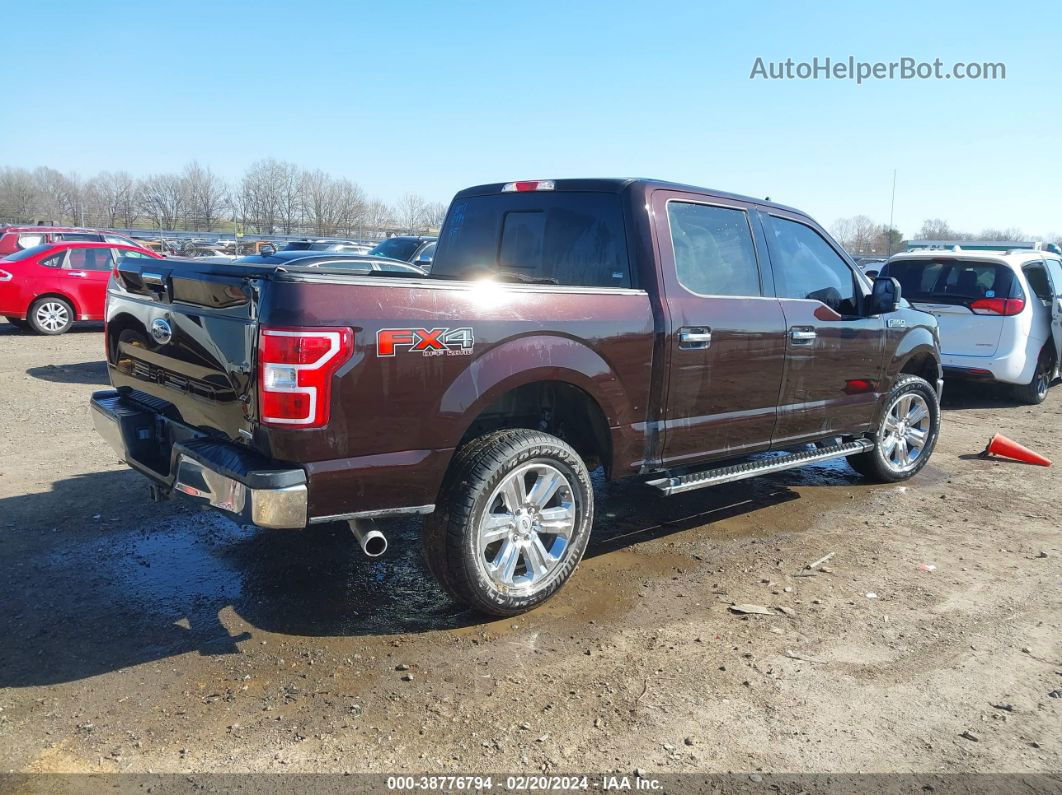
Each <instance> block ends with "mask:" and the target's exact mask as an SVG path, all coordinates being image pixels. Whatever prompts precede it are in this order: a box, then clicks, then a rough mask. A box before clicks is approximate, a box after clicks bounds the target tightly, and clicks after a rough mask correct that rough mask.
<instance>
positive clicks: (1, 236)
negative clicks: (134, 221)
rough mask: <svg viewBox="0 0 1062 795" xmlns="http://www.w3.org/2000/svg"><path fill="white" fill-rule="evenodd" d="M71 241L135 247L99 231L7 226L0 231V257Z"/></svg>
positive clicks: (132, 243) (131, 242) (121, 238)
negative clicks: (44, 245) (48, 244)
mask: <svg viewBox="0 0 1062 795" xmlns="http://www.w3.org/2000/svg"><path fill="white" fill-rule="evenodd" d="M73 240H84V241H86V242H92V243H113V244H114V245H117V246H133V247H137V245H136V243H134V242H133V241H132V240H130V239H129V238H127V237H126V236H125V235H119V234H118V233H116V232H107V231H104V230H101V229H81V228H79V227H74V226H9V227H7V228H5V229H0V257H6V256H8V255H9V254H14V253H15V252H16V251H21V250H23V249H27V248H33V247H34V246H40V245H43V244H45V243H69V242H71V241H73Z"/></svg>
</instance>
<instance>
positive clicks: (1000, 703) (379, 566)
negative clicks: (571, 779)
mask: <svg viewBox="0 0 1062 795" xmlns="http://www.w3.org/2000/svg"><path fill="white" fill-rule="evenodd" d="M102 347H103V337H102V334H101V333H100V330H99V328H98V327H90V328H87V329H84V330H80V329H79V330H76V331H75V332H73V333H71V334H68V335H66V336H64V337H60V338H46V337H36V336H30V335H25V334H20V333H17V332H16V331H15V330H14V329H13V328H12V327H11V326H7V325H5V324H0V389H2V392H3V398H2V404H0V405H2V409H0V555H2V560H3V562H4V568H5V573H4V577H3V578H2V580H0V604H2V605H3V607H2V610H0V638H2V639H3V643H2V645H0V708H2V711H0V771H11V772H30V771H64V772H73V771H94V772H106V771H138V772H144V771H155V772H161V771H169V772H176V771H182V772H183V771H228V772H232V771H307V772H316V771H373V772H398V771H416V772H420V771H431V772H444V771H450V772H459V773H483V772H492V771H493V772H530V771H547V772H569V771H570V772H577V771H584V772H585V771H599V772H600V771H611V770H621V771H625V772H630V771H632V770H633V769H634V768H635V767H637V768H641V769H643V770H644V771H646V772H647V773H649V774H662V773H672V772H684V771H697V772H716V771H783V772H802V771H832V772H846V771H864V772H885V771H919V772H929V771H939V772H955V771H995V772H1015V771H1024V772H1037V771H1040V772H1057V771H1060V770H1062V631H1060V623H1062V611H1060V607H1062V588H1060V585H1062V578H1060V575H1062V535H1060V530H1059V525H1060V522H1059V519H1058V517H1059V514H1060V503H1062V474H1060V468H1059V467H1057V466H1056V467H1052V468H1050V469H1044V468H1039V467H1031V466H1026V465H1022V464H1018V463H1004V462H987V461H983V460H978V459H977V458H976V457H975V454H976V453H977V452H978V451H979V450H981V449H982V448H983V447H984V445H985V442H986V441H987V439H988V437H989V436H990V435H991V434H992V433H993V432H996V431H999V432H1002V433H1004V434H1006V435H1008V436H1010V437H1012V438H1014V439H1016V440H1018V441H1022V442H1024V443H1026V444H1028V445H1029V446H1031V447H1034V448H1035V449H1038V450H1040V451H1041V452H1043V453H1045V454H1046V455H1048V456H1049V457H1054V458H1056V459H1059V460H1062V388H1056V389H1055V390H1053V392H1052V394H1051V395H1050V397H1049V399H1048V401H1047V403H1045V404H1044V405H1043V406H1040V407H1036V408H1028V407H1022V406H1015V405H1013V404H1011V403H1009V402H1008V401H1007V400H1005V399H1000V398H999V397H998V396H997V395H995V394H994V393H992V392H990V391H977V392H972V391H963V392H960V391H959V390H958V389H957V388H955V387H950V392H949V394H948V400H947V402H946V409H947V410H946V412H945V415H944V425H943V436H942V438H941V441H940V444H939V446H938V447H937V450H936V453H935V455H934V457H933V460H932V461H931V462H930V464H929V465H928V466H927V468H926V469H925V470H924V472H923V473H922V474H920V475H919V476H918V477H916V478H915V479H914V480H912V481H909V482H908V483H906V484H904V485H898V486H887V487H885V486H870V485H864V484H863V483H861V482H860V481H859V479H858V478H857V477H856V476H855V475H854V474H853V473H852V472H851V471H850V470H849V469H848V468H847V467H846V466H844V465H843V464H842V465H835V466H822V467H817V468H813V469H809V470H804V471H798V472H790V473H782V474H780V475H776V476H771V477H768V478H763V479H760V480H757V481H750V482H747V483H744V484H737V486H735V487H731V488H720V489H716V490H714V491H712V490H710V491H704V492H693V493H690V494H686V495H682V496H680V497H674V498H670V499H667V498H661V497H658V496H655V495H654V494H652V493H650V492H649V491H648V490H647V489H645V488H644V487H641V486H639V485H637V484H632V483H626V484H604V485H600V486H599V489H598V497H599V503H598V505H599V518H598V522H597V527H596V530H595V538H594V540H592V541H591V548H590V551H589V553H588V557H587V559H586V560H585V562H584V563H583V565H582V566H581V567H580V569H579V571H578V572H577V574H576V576H575V578H574V579H573V581H572V582H571V583H570V584H569V585H568V586H567V587H566V588H565V589H564V590H563V591H562V592H561V594H560V595H559V596H558V597H556V598H555V599H553V600H552V601H551V602H549V603H548V604H547V605H546V606H545V607H543V608H541V609H539V610H537V611H535V612H533V613H531V614H529V615H526V616H523V617H520V618H519V619H516V620H505V621H492V620H485V619H483V618H482V617H479V616H476V615H473V614H469V613H467V612H464V611H461V610H458V609H457V608H456V607H455V606H454V605H452V604H451V603H450V602H449V601H448V600H447V599H446V598H445V597H444V596H443V595H442V594H441V593H440V592H439V591H438V590H437V589H436V587H435V586H434V584H433V583H432V582H431V581H430V580H428V579H427V575H426V573H425V572H424V570H423V568H422V565H421V563H420V561H419V547H418V544H417V532H418V525H417V523H415V522H413V521H410V522H408V523H406V524H402V525H397V526H395V527H394V528H393V537H392V547H391V551H389V552H388V554H387V555H386V556H385V557H384V558H381V559H379V560H376V561H370V560H368V559H366V558H365V557H363V556H362V555H361V553H360V551H359V550H358V548H357V545H356V543H355V542H354V540H353V538H352V537H350V535H349V533H348V532H346V530H345V528H344V527H325V528H319V529H314V530H312V531H308V532H306V533H283V532H264V531H257V530H254V529H253V528H249V527H244V526H240V525H237V524H235V523H233V522H231V521H228V520H226V519H224V518H221V517H220V516H218V515H216V514H213V513H210V512H205V511H200V510H197V509H193V508H191V507H189V506H185V505H183V504H180V503H174V502H171V503H167V504H164V505H153V504H152V503H150V502H149V500H148V496H147V488H146V484H145V481H144V480H143V479H141V478H140V477H139V476H137V475H134V474H133V473H132V472H130V471H128V470H127V469H126V468H125V467H124V466H122V465H120V464H119V463H118V462H117V461H116V458H115V456H114V454H113V453H112V452H111V451H110V450H109V448H107V447H106V446H105V445H104V444H103V442H102V441H100V440H99V439H98V438H97V437H96V435H95V433H94V432H93V431H92V429H91V425H90V421H89V418H88V412H87V408H86V404H87V399H88V396H89V394H90V393H91V392H92V391H93V390H95V389H99V388H103V387H104V386H105V385H106V373H105V369H104V366H103V363H102V361H100V356H101V351H102ZM828 553H833V557H832V558H831V559H830V560H829V561H828V562H827V563H826V564H825V567H824V568H823V569H822V570H821V571H820V570H818V569H816V570H812V571H808V570H806V569H805V568H804V567H805V565H806V564H807V563H809V562H812V561H815V560H817V559H819V558H822V557H824V556H825V555H827V554H828ZM929 567H935V569H933V570H926V569H928V568H929ZM733 603H750V604H755V605H763V606H766V607H768V608H769V612H770V615H749V616H739V615H735V614H733V613H732V612H731V611H730V610H729V607H730V605H732V604H733Z"/></svg>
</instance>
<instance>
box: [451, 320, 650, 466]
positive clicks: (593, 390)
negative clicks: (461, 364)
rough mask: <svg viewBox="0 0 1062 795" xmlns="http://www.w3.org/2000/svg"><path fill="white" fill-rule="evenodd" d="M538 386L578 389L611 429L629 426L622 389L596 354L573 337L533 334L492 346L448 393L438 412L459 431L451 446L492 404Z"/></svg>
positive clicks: (463, 373)
mask: <svg viewBox="0 0 1062 795" xmlns="http://www.w3.org/2000/svg"><path fill="white" fill-rule="evenodd" d="M536 381H562V382H565V383H569V384H571V385H573V386H576V387H578V388H579V389H582V390H583V391H584V392H586V393H587V394H588V395H590V397H592V398H593V399H594V400H595V401H596V402H597V404H598V406H600V407H601V410H602V412H604V415H605V420H606V422H607V423H608V426H609V428H610V429H614V428H616V427H617V426H621V425H627V424H629V423H631V422H632V419H631V417H630V408H629V406H628V404H627V400H626V398H625V394H624V391H623V388H622V385H621V384H620V382H619V380H618V379H617V377H616V374H615V373H614V372H613V371H612V368H611V367H609V364H608V362H606V361H605V360H604V359H603V358H602V357H601V356H600V355H599V354H598V353H597V352H596V351H594V350H593V349H591V348H590V347H589V346H587V345H586V344H585V343H583V342H580V341H578V340H576V339H573V338H571V337H564V336H561V335H553V334H534V335H529V336H524V337H517V338H515V339H510V340H507V341H505V342H503V343H501V344H499V345H496V346H494V347H493V348H491V349H490V350H489V351H487V352H486V353H484V354H483V355H482V356H479V357H477V358H476V359H475V361H473V362H472V363H471V364H470V365H469V366H468V367H467V368H465V369H464V370H463V371H462V372H461V374H460V375H459V376H458V377H457V378H456V379H455V380H454V382H453V383H452V384H450V386H449V387H448V388H447V389H446V391H445V392H444V393H443V395H442V398H441V399H440V401H439V405H438V412H439V415H440V416H442V417H445V418H446V419H448V420H451V427H454V428H456V429H458V431H459V432H458V433H457V435H456V438H454V439H452V440H450V445H452V446H456V445H457V443H458V442H459V441H460V439H461V438H462V437H463V436H464V434H465V432H466V431H467V430H468V428H469V426H471V425H472V423H473V422H474V421H475V420H476V418H477V417H478V416H479V415H480V414H481V413H482V412H483V411H484V409H486V408H487V407H488V406H489V405H491V404H492V403H493V402H494V401H495V400H497V399H498V398H500V397H501V396H502V395H504V394H506V393H507V392H510V391H511V390H513V389H516V388H518V387H521V386H524V385H525V384H530V383H534V382H536Z"/></svg>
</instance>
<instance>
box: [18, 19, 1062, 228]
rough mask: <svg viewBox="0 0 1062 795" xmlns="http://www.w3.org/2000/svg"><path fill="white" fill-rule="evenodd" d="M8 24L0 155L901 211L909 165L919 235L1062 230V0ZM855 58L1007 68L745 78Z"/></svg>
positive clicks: (415, 184)
mask: <svg viewBox="0 0 1062 795" xmlns="http://www.w3.org/2000/svg"><path fill="white" fill-rule="evenodd" d="M812 9H814V10H812ZM4 29H5V31H7V33H6V34H5V43H4V63H5V66H6V68H5V70H4V71H5V73H6V76H7V78H8V79H6V80H4V81H3V82H4V83H5V84H6V85H5V89H4V95H5V96H4V101H3V103H2V105H0V165H12V166H27V167H33V166H37V165H51V166H53V167H56V168H59V169H62V170H76V171H78V172H79V173H81V174H82V175H90V174H92V173H95V172H96V171H98V170H101V169H120V168H124V169H126V170H128V171H130V172H132V173H134V174H137V175H143V174H148V173H152V172H158V171H166V170H171V169H177V168H179V167H180V166H181V165H183V164H184V163H185V162H187V161H188V160H191V159H193V158H195V159H198V160H199V161H200V162H202V163H204V164H207V165H210V166H211V167H212V168H213V169H214V170H215V171H218V172H219V173H222V174H223V175H225V176H228V177H236V176H238V175H239V174H240V172H241V171H242V170H243V169H244V168H245V167H246V166H248V165H249V164H250V163H251V162H252V161H254V160H255V159H258V158H261V157H276V158H280V159H285V160H291V161H294V162H296V163H298V164H300V165H303V166H306V167H309V168H322V169H325V170H328V171H330V172H332V173H335V174H341V175H344V176H347V177H350V178H352V179H354V180H356V181H357V182H359V183H360V184H361V185H362V186H363V187H364V188H365V190H366V191H367V192H369V193H370V194H375V195H379V196H381V197H382V198H384V199H386V200H394V199H396V198H397V197H398V196H400V195H401V194H403V193H405V192H407V191H416V192H419V193H421V194H423V195H425V196H426V197H427V198H429V199H432V200H442V201H447V200H449V198H450V196H451V195H452V194H453V193H454V192H455V191H456V190H458V189H460V188H461V187H465V186H468V185H472V184H477V183H480V182H491V181H501V180H509V179H518V178H533V177H564V176H649V177H660V178H664V179H672V180H677V181H683V182H690V183H693V184H699V185H707V186H711V187H716V188H721V189H725V190H730V191H734V192H739V193H747V194H751V195H756V196H767V195H769V196H770V197H771V198H772V199H775V200H777V201H781V202H784V203H787V204H792V205H795V206H797V207H800V208H802V209H804V210H807V211H808V212H810V213H811V214H812V215H814V216H815V217H816V218H818V219H819V220H820V221H821V222H823V223H825V224H830V223H832V222H833V220H834V219H836V218H838V217H841V216H850V215H854V214H857V213H864V214H867V215H870V216H872V217H873V218H875V219H876V220H878V221H887V220H888V214H889V191H890V187H891V180H892V170H893V168H896V169H898V172H899V173H898V189H897V200H896V225H897V226H898V227H899V228H900V229H901V231H903V232H905V233H906V234H910V233H912V232H914V231H916V230H917V228H918V226H919V225H920V224H921V222H922V220H923V219H924V218H927V217H941V218H944V219H946V220H948V221H949V222H950V223H951V224H952V225H953V226H954V227H956V228H959V229H968V230H971V231H977V230H980V229H982V228H984V227H989V226H991V227H1007V226H1018V227H1021V228H1022V229H1024V230H1026V231H1027V232H1030V233H1039V234H1043V233H1047V232H1052V231H1058V232H1062V201H1060V191H1062V146H1060V137H1062V101H1060V98H1062V90H1060V88H1059V86H1060V83H1062V5H1060V4H1058V3H1057V2H1055V3H1047V2H1045V3H1017V2H1009V3H999V2H965V3H927V2H919V3H889V4H885V3H879V4H874V5H873V6H870V5H865V4H854V3H817V4H795V3H782V2H772V1H771V0H765V1H764V2H761V3H757V4H744V3H708V2H690V3H682V2H677V3H623V2H573V1H572V0H568V2H557V3H555V2H546V1H545V0H542V1H540V2H534V3H504V2H484V3H463V2H451V3H443V2H400V0H392V2H386V3H383V2H377V3H357V2H334V3H330V2H314V1H313V0H304V1H303V2H300V3H291V2H272V0H259V2H252V3H236V2H217V0H215V2H209V3H205V2H198V1H197V0H187V1H186V2H182V3H179V4H178V3H156V4H149V3H143V2H137V3H119V2H111V3H108V2H98V3H73V2H66V3H56V2H34V3H18V4H8V6H7V7H6V9H5V13H4ZM849 55H852V56H854V57H855V58H856V59H857V60H864V61H879V60H880V61H893V60H898V59H899V58H901V57H904V56H910V57H913V58H915V59H917V60H920V61H922V60H925V61H931V60H933V59H934V58H940V59H941V60H943V61H944V62H945V65H946V66H950V64H951V63H953V62H955V61H965V62H972V61H977V62H981V61H993V62H995V61H1002V62H1004V63H1005V64H1006V68H1007V79H1006V80H1003V81H995V82H983V81H972V80H971V81H958V80H948V81H900V80H895V81H880V82H871V83H865V84H863V85H861V86H860V85H856V84H855V83H854V82H850V81H837V80H828V81H827V80H818V81H811V80H807V81H801V80H794V81H786V82H780V81H779V82H765V81H762V80H750V79H749V73H750V71H751V69H752V65H753V63H754V61H755V59H756V57H758V56H760V57H763V58H764V59H765V60H773V61H777V60H784V59H785V58H790V57H791V58H793V59H794V60H797V61H802V60H810V59H811V58H812V57H814V56H818V57H819V58H824V57H827V56H829V57H831V58H834V59H843V58H847V57H848V56H849ZM12 77H14V79H13V80H12V79H11V78H12Z"/></svg>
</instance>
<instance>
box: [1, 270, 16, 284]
mask: <svg viewBox="0 0 1062 795" xmlns="http://www.w3.org/2000/svg"><path fill="white" fill-rule="evenodd" d="M12 278H13V277H12V276H11V274H10V273H8V272H7V271H0V282H9V281H11V279H12Z"/></svg>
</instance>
